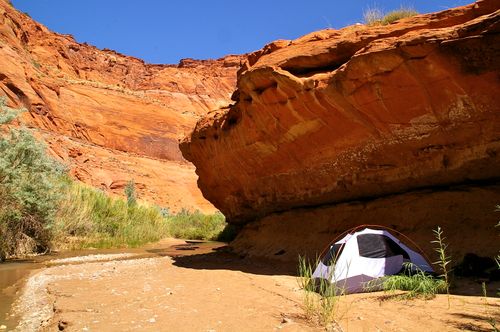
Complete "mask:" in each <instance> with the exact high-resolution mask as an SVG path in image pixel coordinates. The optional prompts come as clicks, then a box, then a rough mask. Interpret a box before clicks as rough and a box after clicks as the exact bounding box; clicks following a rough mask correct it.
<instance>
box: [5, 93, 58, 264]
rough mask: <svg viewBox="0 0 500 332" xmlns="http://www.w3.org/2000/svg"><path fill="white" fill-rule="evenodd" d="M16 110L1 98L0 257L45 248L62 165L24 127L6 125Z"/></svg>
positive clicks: (52, 219)
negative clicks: (50, 156)
mask: <svg viewBox="0 0 500 332" xmlns="http://www.w3.org/2000/svg"><path fill="white" fill-rule="evenodd" d="M18 113H19V111H16V110H13V109H10V108H8V107H7V106H6V105H5V99H4V98H0V202H1V205H0V260H3V259H5V258H6V257H7V256H10V255H23V254H27V253H30V252H41V251H45V250H47V249H48V247H49V243H50V227H51V226H52V223H53V221H54V216H55V212H56V209H57V204H58V202H59V200H60V199H61V195H60V192H61V190H63V187H64V183H63V182H62V181H60V178H61V176H62V175H63V174H64V172H65V170H64V167H63V166H62V165H61V164H59V163H57V162H56V161H54V160H53V159H51V158H49V157H48V156H47V155H46V152H45V146H44V145H43V144H42V143H40V142H38V141H37V140H36V139H35V138H34V137H33V134H32V133H31V132H30V131H29V130H28V129H26V128H20V129H15V128H7V125H8V124H9V123H10V122H11V121H12V120H13V119H14V118H15V117H16V115H17V114H18Z"/></svg>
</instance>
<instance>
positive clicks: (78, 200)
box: [54, 180, 168, 249]
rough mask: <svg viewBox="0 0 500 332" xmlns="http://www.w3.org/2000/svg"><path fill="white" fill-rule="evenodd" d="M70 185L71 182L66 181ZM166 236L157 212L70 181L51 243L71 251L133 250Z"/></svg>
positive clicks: (162, 221) (151, 208) (155, 209)
mask: <svg viewBox="0 0 500 332" xmlns="http://www.w3.org/2000/svg"><path fill="white" fill-rule="evenodd" d="M68 181H70V180H68ZM167 235H168V225H167V222H166V221H165V219H164V218H163V217H162V216H161V214H160V211H159V210H158V209H157V208H156V207H154V206H149V205H147V204H144V203H142V204H139V203H136V204H133V205H130V204H129V203H128V202H127V201H126V200H124V199H122V198H118V197H111V196H108V195H107V194H105V193H104V192H102V191H100V190H97V189H94V188H91V187H89V186H86V185H84V184H80V183H76V182H72V181H70V189H69V190H68V191H67V192H66V196H65V198H64V199H63V200H62V202H61V206H60V208H59V211H58V214H57V221H56V223H55V225H54V240H55V242H56V243H58V245H60V246H64V245H65V244H67V243H68V242H69V243H71V241H67V240H66V239H67V238H71V239H73V243H71V247H72V248H73V249H76V248H86V247H96V248H105V247H136V246H139V245H142V244H144V243H148V242H153V241H158V240H160V239H161V238H163V237H166V236H167Z"/></svg>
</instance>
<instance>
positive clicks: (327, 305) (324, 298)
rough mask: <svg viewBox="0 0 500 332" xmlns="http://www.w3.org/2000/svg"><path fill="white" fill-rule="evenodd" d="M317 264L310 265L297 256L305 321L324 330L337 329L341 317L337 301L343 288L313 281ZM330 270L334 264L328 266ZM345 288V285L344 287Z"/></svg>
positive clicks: (327, 281)
mask: <svg viewBox="0 0 500 332" xmlns="http://www.w3.org/2000/svg"><path fill="white" fill-rule="evenodd" d="M318 263H319V259H318V258H317V259H316V260H315V263H314V265H312V264H311V263H310V262H309V261H308V260H307V259H306V258H305V257H302V256H299V261H298V277H297V282H298V284H299V287H300V288H301V289H302V292H303V293H302V305H303V310H304V313H305V316H306V318H307V319H309V320H312V321H316V322H317V323H319V324H320V325H321V326H323V327H325V328H330V327H332V326H336V327H337V328H339V324H338V323H337V319H339V318H341V316H342V315H340V313H339V301H340V299H341V297H342V296H345V294H346V292H345V287H339V285H337V284H336V283H334V284H332V283H331V282H330V281H329V280H330V278H328V279H329V280H325V279H314V278H313V277H312V276H313V272H314V267H315V266H317V265H318ZM330 270H331V271H332V273H333V271H334V270H335V264H334V263H332V264H331V265H330ZM344 286H345V285H344Z"/></svg>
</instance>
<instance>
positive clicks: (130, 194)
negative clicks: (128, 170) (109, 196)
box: [125, 180, 137, 206]
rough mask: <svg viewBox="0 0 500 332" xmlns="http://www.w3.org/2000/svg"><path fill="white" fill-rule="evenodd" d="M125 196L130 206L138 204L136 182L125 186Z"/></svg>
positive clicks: (130, 182) (132, 181) (131, 181)
mask: <svg viewBox="0 0 500 332" xmlns="http://www.w3.org/2000/svg"><path fill="white" fill-rule="evenodd" d="M125 196H127V203H128V205H129V206H134V205H136V204H137V195H136V193H135V182H134V180H130V181H129V182H127V185H126V186H125Z"/></svg>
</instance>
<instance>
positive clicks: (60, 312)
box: [15, 242, 500, 331]
mask: <svg viewBox="0 0 500 332" xmlns="http://www.w3.org/2000/svg"><path fill="white" fill-rule="evenodd" d="M176 243H177V249H178V251H179V252H185V253H187V254H189V250H185V249H190V248H189V247H185V245H184V246H183V245H182V244H180V243H179V242H176ZM181 249H184V250H181ZM154 253H155V257H148V258H136V257H133V256H124V257H113V259H114V260H109V257H105V256H106V255H94V257H92V256H87V257H83V258H78V259H72V260H70V261H65V262H64V263H63V265H58V266H50V265H49V264H48V265H47V267H46V268H44V269H42V270H40V271H38V272H36V273H34V274H33V275H32V276H31V277H30V278H29V279H28V280H27V282H26V285H25V287H24V289H23V293H22V295H21V296H20V298H19V299H18V301H17V304H16V306H15V307H16V308H17V310H18V311H19V312H20V313H21V322H20V325H19V327H18V330H20V331H35V330H37V329H41V330H42V331H59V330H64V331H278V330H279V331H321V330H324V328H322V327H320V326H318V325H316V324H315V323H314V322H312V321H310V320H307V319H306V317H305V316H304V311H303V307H302V292H301V290H300V289H299V287H298V284H297V281H296V278H295V277H294V276H293V274H294V271H293V269H290V266H286V265H282V263H276V262H272V261H263V260H258V261H256V260H249V259H241V258H239V257H235V256H233V255H230V254H227V253H223V252H213V251H211V249H207V250H204V251H203V250H202V251H201V252H200V251H199V250H198V251H193V252H191V254H192V253H196V255H185V254H183V255H182V256H179V255H177V257H170V256H171V255H172V253H171V252H169V251H165V250H158V251H156V252H154ZM116 259H119V260H116ZM49 263H50V264H54V262H49ZM336 310H337V311H336V313H337V314H336V315H337V316H336V317H337V319H338V322H339V326H340V327H336V328H335V330H343V331H422V330H427V331H454V330H470V331H491V330H492V329H491V325H489V323H488V322H487V319H488V318H489V317H492V318H494V319H496V320H497V321H500V299H498V298H486V299H485V298H482V297H477V296H457V295H452V296H451V307H450V309H448V305H447V299H446V296H444V295H440V296H438V297H437V298H435V299H433V300H429V301H424V300H411V301H400V300H395V299H394V298H391V297H390V296H387V294H384V293H371V294H357V295H349V296H346V297H344V298H342V299H341V300H340V302H339V305H338V307H337V308H336ZM40 327H41V328H40Z"/></svg>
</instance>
